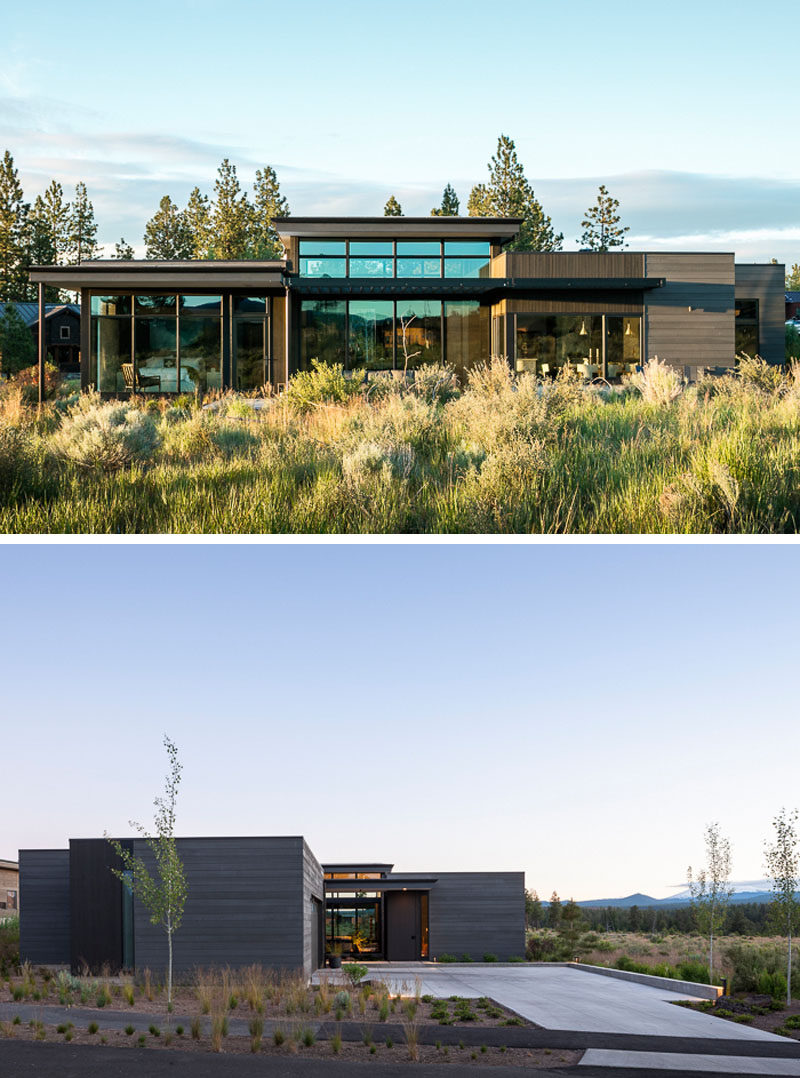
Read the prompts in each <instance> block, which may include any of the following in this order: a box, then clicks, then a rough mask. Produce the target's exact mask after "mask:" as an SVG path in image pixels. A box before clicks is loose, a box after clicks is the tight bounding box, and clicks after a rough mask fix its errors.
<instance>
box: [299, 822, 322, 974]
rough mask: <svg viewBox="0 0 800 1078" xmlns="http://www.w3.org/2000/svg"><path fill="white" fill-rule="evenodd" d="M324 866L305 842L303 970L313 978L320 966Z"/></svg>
mask: <svg viewBox="0 0 800 1078" xmlns="http://www.w3.org/2000/svg"><path fill="white" fill-rule="evenodd" d="M324 886H325V885H324V880H323V875H322V866H321V865H320V863H319V861H318V860H317V859H316V857H315V856H314V854H313V853H312V852H311V850H310V849H309V848H308V845H307V843H306V842H305V840H303V969H304V970H305V972H306V975H307V976H309V977H310V976H311V974H312V973H313V972H314V970H315V969H317V968H318V966H319V965H320V962H319V959H320V953H319V952H320V931H321V923H320V906H319V905H318V903H322V908H323V909H324V903H325V890H324ZM315 906H316V908H315Z"/></svg>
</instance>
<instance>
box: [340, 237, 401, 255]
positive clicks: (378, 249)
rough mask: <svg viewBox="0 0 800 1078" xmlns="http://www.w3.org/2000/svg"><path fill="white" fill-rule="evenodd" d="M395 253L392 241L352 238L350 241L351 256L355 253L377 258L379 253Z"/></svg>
mask: <svg viewBox="0 0 800 1078" xmlns="http://www.w3.org/2000/svg"><path fill="white" fill-rule="evenodd" d="M392 254H393V251H392V241H391V240H388V241H384V240H379V241H373V240H364V241H362V240H351V241H350V257H351V258H352V257H353V255H368V256H369V257H370V258H376V257H377V256H379V255H389V256H391V255H392Z"/></svg>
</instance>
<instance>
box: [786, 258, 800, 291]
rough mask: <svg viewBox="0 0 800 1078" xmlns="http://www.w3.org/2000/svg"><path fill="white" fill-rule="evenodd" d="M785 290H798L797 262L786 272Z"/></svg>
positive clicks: (799, 276) (799, 287)
mask: <svg viewBox="0 0 800 1078" xmlns="http://www.w3.org/2000/svg"><path fill="white" fill-rule="evenodd" d="M786 291H787V292H800V265H798V263H797V262H795V264H794V265H793V266H792V269H791V272H789V273H787V274H786Z"/></svg>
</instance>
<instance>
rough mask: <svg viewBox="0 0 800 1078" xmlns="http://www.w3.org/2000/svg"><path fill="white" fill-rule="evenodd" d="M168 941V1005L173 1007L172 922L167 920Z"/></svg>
mask: <svg viewBox="0 0 800 1078" xmlns="http://www.w3.org/2000/svg"><path fill="white" fill-rule="evenodd" d="M167 942H168V944H169V965H168V967H167V1007H169V1008H170V1010H171V1009H172V922H171V921H170V920H169V919H168V920H167Z"/></svg>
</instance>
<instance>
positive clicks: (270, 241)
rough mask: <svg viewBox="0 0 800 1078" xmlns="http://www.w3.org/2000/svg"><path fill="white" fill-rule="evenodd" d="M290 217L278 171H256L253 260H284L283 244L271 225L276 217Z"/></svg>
mask: <svg viewBox="0 0 800 1078" xmlns="http://www.w3.org/2000/svg"><path fill="white" fill-rule="evenodd" d="M288 216H289V203H288V201H287V200H286V199H285V198H284V197H283V195H282V194H281V185H280V184H279V183H278V177H277V175H276V174H275V169H274V168H272V167H271V166H270V165H265V167H264V168H263V169H258V170H257V171H256V182H255V184H254V187H253V212H252V226H251V227H252V234H251V237H250V257H251V258H264V259H269V258H281V257H282V256H283V244H282V243H281V240H280V237H279V236H278V233H277V232H276V231H275V228H274V226H273V224H272V222H273V220H274V219H275V218H276V217H288Z"/></svg>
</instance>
